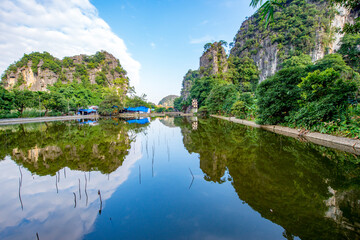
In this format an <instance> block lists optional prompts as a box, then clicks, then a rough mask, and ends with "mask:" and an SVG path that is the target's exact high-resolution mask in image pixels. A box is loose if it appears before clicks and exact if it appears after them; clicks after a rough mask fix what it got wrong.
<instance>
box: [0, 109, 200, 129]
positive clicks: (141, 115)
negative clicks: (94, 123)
mask: <svg viewBox="0 0 360 240" xmlns="http://www.w3.org/2000/svg"><path fill="white" fill-rule="evenodd" d="M165 116H171V117H177V116H181V117H189V116H193V114H192V113H181V112H167V113H120V114H119V115H116V116H113V117H120V118H144V117H165ZM100 117H101V116H100V115H73V116H60V117H35V118H10V119H0V126H1V125H12V124H23V123H36V122H53V121H68V120H76V119H94V118H95V119H97V118H100Z"/></svg>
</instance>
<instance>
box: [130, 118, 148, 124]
mask: <svg viewBox="0 0 360 240" xmlns="http://www.w3.org/2000/svg"><path fill="white" fill-rule="evenodd" d="M127 122H128V123H130V124H131V123H138V124H146V123H149V118H142V119H131V120H128V121H127Z"/></svg>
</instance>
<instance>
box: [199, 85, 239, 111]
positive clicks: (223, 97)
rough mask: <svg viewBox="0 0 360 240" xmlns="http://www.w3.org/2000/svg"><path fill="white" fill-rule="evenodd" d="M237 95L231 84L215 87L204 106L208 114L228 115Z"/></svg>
mask: <svg viewBox="0 0 360 240" xmlns="http://www.w3.org/2000/svg"><path fill="white" fill-rule="evenodd" d="M238 94H239V93H238V92H237V90H236V87H235V85H233V84H226V85H219V86H216V87H214V88H213V89H212V90H211V92H210V94H209V96H208V97H207V99H206V106H207V108H208V110H209V112H210V113H220V114H221V113H226V114H229V113H230V112H231V107H232V105H233V104H234V102H235V101H236V99H237V97H238Z"/></svg>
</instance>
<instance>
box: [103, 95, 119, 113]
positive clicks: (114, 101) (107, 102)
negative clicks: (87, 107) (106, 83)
mask: <svg viewBox="0 0 360 240" xmlns="http://www.w3.org/2000/svg"><path fill="white" fill-rule="evenodd" d="M114 106H116V107H117V109H116V108H115V107H114ZM122 108H123V103H122V102H121V100H120V97H119V95H117V94H116V92H113V93H111V94H108V95H106V96H105V98H104V100H103V101H102V102H101V103H100V104H99V114H100V115H105V116H108V115H111V114H112V113H113V112H114V110H119V109H122Z"/></svg>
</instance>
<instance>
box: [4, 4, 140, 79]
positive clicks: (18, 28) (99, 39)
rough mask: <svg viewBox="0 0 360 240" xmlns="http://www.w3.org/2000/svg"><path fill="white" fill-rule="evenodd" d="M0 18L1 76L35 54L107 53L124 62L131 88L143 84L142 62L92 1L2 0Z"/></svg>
mask: <svg viewBox="0 0 360 240" xmlns="http://www.w3.org/2000/svg"><path fill="white" fill-rule="evenodd" d="M0 19H1V22H0V52H1V53H2V54H1V55H0V73H3V71H4V70H5V69H6V68H7V67H8V66H9V64H11V63H13V62H14V61H17V60H19V59H20V58H21V57H22V55H23V54H24V53H30V52H33V51H41V52H42V51H47V52H49V53H51V54H52V55H54V56H55V57H58V58H63V57H65V56H73V55H77V54H95V52H97V51H100V50H106V51H108V52H109V53H112V54H113V55H114V56H115V57H116V58H118V59H119V60H120V63H121V65H122V66H123V67H124V68H125V69H126V71H127V72H128V74H129V77H130V80H131V85H133V86H137V85H138V84H139V81H140V75H139V71H140V67H141V65H140V63H139V62H138V61H136V60H134V59H133V58H132V57H131V55H130V53H129V52H128V51H127V47H126V45H125V43H124V41H123V40H122V39H121V38H119V37H118V36H117V35H116V34H115V33H113V32H112V30H111V28H110V27H109V25H108V24H107V23H106V22H105V21H104V20H103V19H101V18H100V17H99V16H98V12H97V10H96V8H95V7H94V6H93V5H92V4H91V3H90V2H89V0H69V1H63V0H51V1H36V0H13V1H11V0H2V1H1V4H0Z"/></svg>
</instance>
